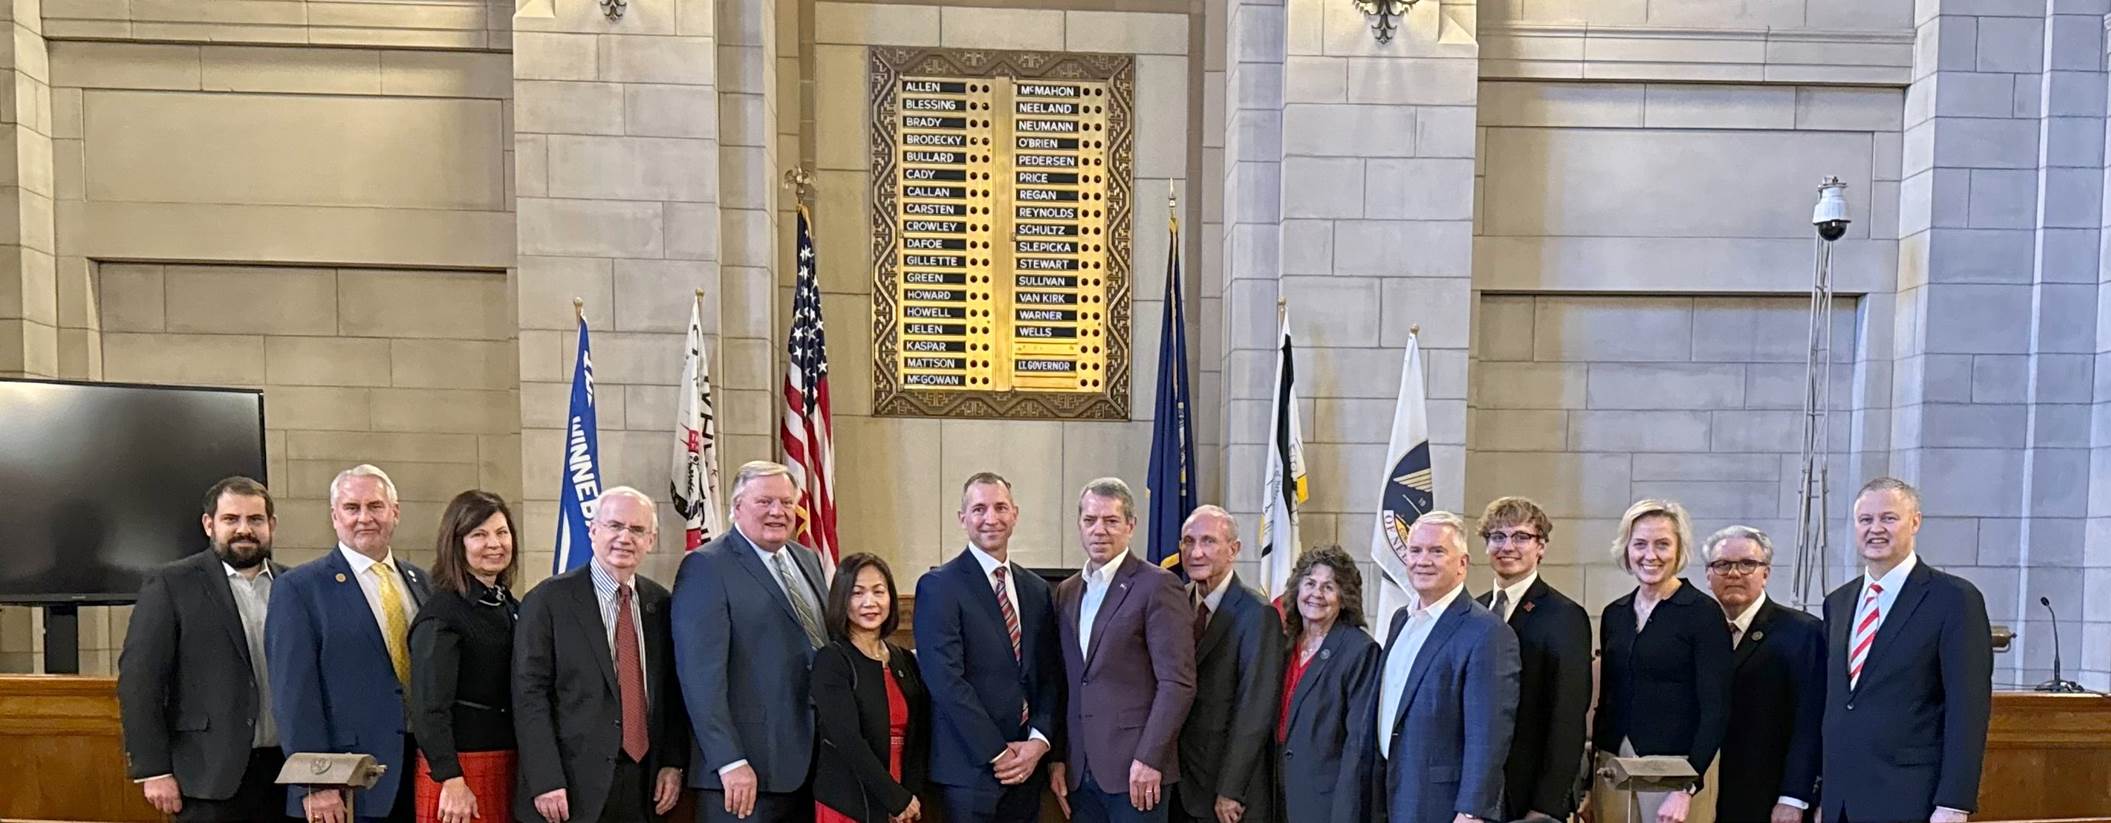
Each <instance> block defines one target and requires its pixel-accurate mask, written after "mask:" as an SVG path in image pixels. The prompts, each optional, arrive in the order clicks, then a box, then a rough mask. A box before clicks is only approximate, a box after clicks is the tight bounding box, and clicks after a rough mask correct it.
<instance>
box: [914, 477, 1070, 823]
mask: <svg viewBox="0 0 2111 823" xmlns="http://www.w3.org/2000/svg"><path fill="white" fill-rule="evenodd" d="M959 514H960V527H961V528H962V529H963V530H965V531H966V532H967V537H968V545H967V548H965V549H963V550H961V552H960V554H959V555H958V556H955V557H954V558H953V560H952V561H951V562H948V563H946V564H945V565H943V566H940V567H938V568H936V569H932V570H931V572H930V573H928V574H925V575H924V576H923V577H922V578H920V579H918V580H917V581H916V662H917V664H918V666H919V668H920V670H921V671H922V673H923V680H924V685H925V686H926V687H927V688H929V689H930V690H931V729H932V731H931V757H930V776H931V781H932V782H933V783H935V784H937V787H938V795H939V798H940V800H941V802H942V803H943V805H944V806H945V809H946V819H947V820H951V821H955V823H1000V821H1001V823H1033V822H1034V821H1037V820H1039V819H1040V816H1041V794H1042V792H1043V791H1044V790H1045V789H1046V788H1047V787H1048V786H1050V785H1056V786H1057V787H1058V789H1059V790H1060V788H1061V783H1062V779H1061V777H1062V775H1061V772H1062V764H1061V763H1059V762H1055V760H1054V758H1049V757H1047V755H1048V754H1049V752H1050V747H1051V746H1053V745H1054V743H1053V742H1051V740H1050V737H1049V735H1052V734H1055V733H1056V732H1057V730H1058V729H1059V728H1060V726H1059V724H1060V723H1061V722H1062V712H1063V653H1062V650H1061V649H1060V648H1058V647H1057V646H1056V642H1057V641H1056V633H1057V630H1056V622H1055V620H1056V616H1055V605H1054V603H1055V599H1054V598H1055V593H1054V591H1053V589H1052V588H1051V587H1050V586H1049V585H1048V581H1046V580H1042V579H1041V576H1040V575H1037V574H1034V573H1033V572H1030V571H1027V570H1026V569H1024V568H1021V567H1020V566H1019V565H1018V564H1015V563H1013V562H1011V539H1012V528H1013V527H1014V526H1015V525H1017V524H1018V522H1019V508H1018V506H1017V505H1015V504H1014V503H1013V502H1012V489H1011V482H1010V481H1007V480H1005V479H1004V478H1003V477H1002V476H999V475H998V474H996V473H994V472H977V473H975V474H974V475H972V476H970V477H968V479H967V482H966V483H964V484H962V486H961V489H960V513H959ZM1014 627H1016V629H1017V632H1016V634H1015V633H1014V632H1013V629H1014ZM1044 761H1045V762H1046V764H1047V768H1042V767H1041V766H1042V764H1043V763H1044Z"/></svg>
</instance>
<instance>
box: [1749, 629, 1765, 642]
mask: <svg viewBox="0 0 2111 823" xmlns="http://www.w3.org/2000/svg"><path fill="white" fill-rule="evenodd" d="M1752 639H1753V640H1755V641H1758V640H1765V639H1766V632H1758V631H1755V632H1753V633H1752Z"/></svg>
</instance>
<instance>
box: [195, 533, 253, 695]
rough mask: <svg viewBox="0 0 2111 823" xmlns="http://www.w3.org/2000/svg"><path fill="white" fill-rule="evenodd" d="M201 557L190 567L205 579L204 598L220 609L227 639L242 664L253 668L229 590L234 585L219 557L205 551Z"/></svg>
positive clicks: (239, 614) (247, 634) (237, 610)
mask: <svg viewBox="0 0 2111 823" xmlns="http://www.w3.org/2000/svg"><path fill="white" fill-rule="evenodd" d="M202 557H203V560H202V561H201V562H199V563H198V564H196V565H194V566H192V570H193V571H195V572H197V573H198V574H199V575H202V576H203V577H204V578H205V583H204V587H205V592H206V596H207V597H211V598H212V600H213V605H214V606H216V607H218V608H219V609H220V617H221V620H220V623H221V625H223V626H226V627H227V638H228V639H229V640H231V641H233V642H234V644H235V649H237V650H238V651H239V652H240V653H241V655H242V662H243V663H246V664H248V665H250V666H251V667H252V668H254V667H255V665H256V661H253V660H250V659H249V633H248V631H247V630H245V629H243V628H242V610H241V609H240V608H239V607H237V606H236V605H235V594H234V591H233V590H232V589H230V588H229V587H230V586H233V585H234V583H233V582H232V581H230V580H228V579H227V570H226V569H224V568H221V561H220V556H219V555H216V554H213V553H212V550H211V549H207V550H206V552H205V554H204V555H202Z"/></svg>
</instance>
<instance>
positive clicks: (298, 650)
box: [264, 464, 428, 823]
mask: <svg viewBox="0 0 2111 823" xmlns="http://www.w3.org/2000/svg"><path fill="white" fill-rule="evenodd" d="M401 517H402V510H401V509H400V508H398V507H397V505H396V484H395V481H392V480H390V479H389V477H388V474H387V473H386V472H383V471H382V470H380V469H378V468H375V467H373V466H370V465H364V464H362V465H358V466H353V467H352V468H349V469H346V470H344V471H343V472H341V473H339V474H338V475H337V479H336V480H334V481H332V482H331V483H330V525H331V527H332V528H334V529H335V530H336V531H337V548H336V549H335V550H333V551H331V552H329V553H328V554H325V555H323V556H322V557H321V558H318V559H316V560H312V561H309V562H307V563H303V564H301V565H300V567H298V568H295V569H292V570H290V571H288V572H286V574H285V576H284V577H281V578H280V579H279V580H278V582H277V583H276V584H274V586H273V588H272V592H271V614H270V616H269V617H268V618H267V619H266V620H265V623H264V647H265V658H266V659H267V661H268V666H269V668H270V670H271V696H272V701H271V713H272V717H273V719H275V720H277V721H278V727H279V745H280V747H281V748H284V749H285V750H286V754H288V755H292V754H296V753H300V752H358V753H362V754H370V755H373V756H374V759H375V760H377V761H380V762H381V765H384V766H387V767H388V771H387V772H386V773H384V774H382V776H381V779H380V780H379V781H378V782H376V783H375V784H374V787H373V788H371V789H367V790H366V791H364V792H361V793H360V794H359V798H358V802H357V803H356V804H354V805H355V809H354V811H356V812H357V813H358V814H359V816H360V819H362V820H368V819H387V820H391V821H399V822H400V823H409V821H411V820H413V819H415V817H416V815H415V814H414V807H415V806H416V805H417V804H416V798H415V797H414V795H415V794H416V792H414V791H413V790H412V789H411V781H410V779H409V777H408V775H409V774H410V771H411V763H412V762H413V758H412V756H411V754H412V752H413V751H415V745H416V744H415V741H413V740H412V739H411V735H410V726H409V724H408V723H407V722H406V717H407V715H406V714H405V709H404V689H405V684H407V683H408V682H409V681H410V623H411V618H413V617H416V616H417V614H418V604H420V603H423V602H425V598H426V595H427V594H428V590H427V588H426V582H425V570H424V569H420V568H418V567H416V566H413V565H411V564H409V563H407V562H404V561H403V560H402V558H400V557H398V556H396V554H395V553H394V552H393V551H392V550H391V549H390V548H389V543H390V541H391V540H393V539H395V535H396V521H397V520H398V519H399V518H401ZM347 799H348V798H346V797H345V793H344V792H343V791H340V790H337V789H317V790H315V791H304V790H301V789H294V790H291V791H290V792H288V797H287V798H286V813H287V814H289V815H299V816H302V817H305V818H307V819H308V820H309V821H310V823H347V820H348V816H347V815H346V813H345V801H346V800H347Z"/></svg>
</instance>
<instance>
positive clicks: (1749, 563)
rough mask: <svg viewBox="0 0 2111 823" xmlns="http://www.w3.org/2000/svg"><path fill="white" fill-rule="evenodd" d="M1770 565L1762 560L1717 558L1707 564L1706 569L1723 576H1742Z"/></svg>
mask: <svg viewBox="0 0 2111 823" xmlns="http://www.w3.org/2000/svg"><path fill="white" fill-rule="evenodd" d="M1771 565H1773V564H1771V563H1767V562H1765V561H1762V560H1717V561H1715V562H1713V563H1709V564H1708V571H1711V572H1714V573H1716V574H1719V575H1722V576H1724V577H1733V576H1734V577H1742V576H1744V575H1748V574H1752V573H1753V572H1757V571H1759V570H1760V569H1764V568H1766V567H1768V566H1771Z"/></svg>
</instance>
